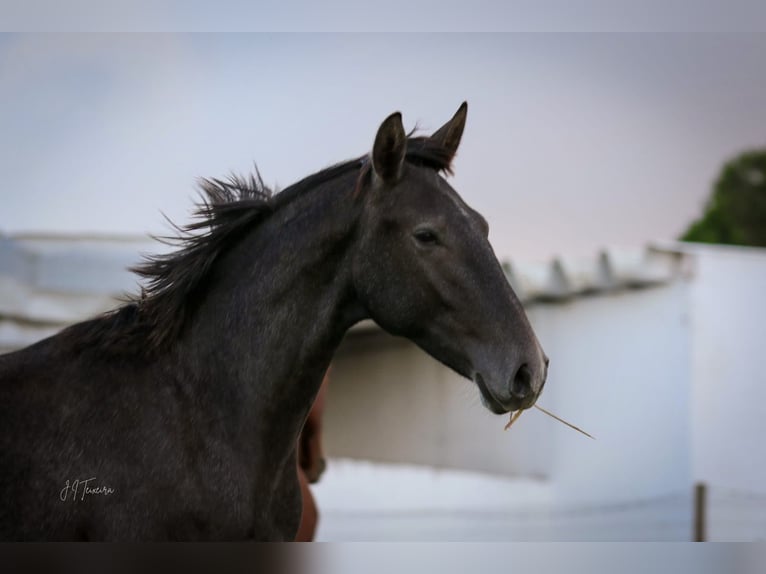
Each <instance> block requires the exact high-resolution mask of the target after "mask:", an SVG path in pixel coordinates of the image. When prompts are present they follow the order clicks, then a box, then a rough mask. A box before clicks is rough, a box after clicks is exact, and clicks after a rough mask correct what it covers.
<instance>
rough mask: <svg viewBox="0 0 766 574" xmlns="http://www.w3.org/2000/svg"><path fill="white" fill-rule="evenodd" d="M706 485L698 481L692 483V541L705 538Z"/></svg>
mask: <svg viewBox="0 0 766 574" xmlns="http://www.w3.org/2000/svg"><path fill="white" fill-rule="evenodd" d="M706 511H707V485H706V484H705V483H704V482H698V483H697V484H695V485H694V537H693V538H692V540H693V541H694V542H705V540H706V539H707V515H706Z"/></svg>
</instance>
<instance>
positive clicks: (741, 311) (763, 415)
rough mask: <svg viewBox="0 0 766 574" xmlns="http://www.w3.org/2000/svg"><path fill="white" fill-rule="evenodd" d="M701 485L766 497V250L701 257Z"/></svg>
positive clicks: (697, 390)
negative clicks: (704, 483) (737, 490)
mask: <svg viewBox="0 0 766 574" xmlns="http://www.w3.org/2000/svg"><path fill="white" fill-rule="evenodd" d="M697 275H698V279H697V280H696V281H695V282H694V285H693V288H692V292H691V296H692V297H691V298H692V305H693V309H694V325H693V331H692V333H693V334H692V336H693V344H694V353H693V361H692V372H693V377H694V381H695V386H694V389H693V393H692V401H691V402H692V409H693V412H694V419H693V437H694V439H693V443H692V448H693V452H694V478H695V480H698V481H703V482H707V483H709V484H711V485H715V486H718V487H729V488H735V489H741V490H745V491H754V492H758V493H763V494H766V456H764V440H766V249H760V250H759V249H747V248H740V249H738V248H723V247H720V248H705V249H700V250H699V251H698V253H697Z"/></svg>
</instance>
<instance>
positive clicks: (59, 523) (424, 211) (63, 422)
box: [0, 104, 547, 540]
mask: <svg viewBox="0 0 766 574" xmlns="http://www.w3.org/2000/svg"><path fill="white" fill-rule="evenodd" d="M466 111H467V106H466V104H463V105H462V106H460V109H459V110H458V111H457V113H456V114H455V116H454V117H453V118H452V119H451V120H450V121H449V122H447V123H446V124H445V125H444V126H443V127H442V128H440V129H439V130H437V131H436V132H435V133H434V134H432V135H431V136H430V137H414V136H413V137H408V136H407V135H406V134H405V131H404V128H403V125H402V120H401V115H400V114H399V113H394V114H392V115H390V116H389V117H388V118H386V120H385V121H383V123H382V124H381V126H380V128H379V129H378V132H377V135H376V136H375V140H374V144H373V149H372V152H371V153H370V154H369V155H365V156H362V157H359V158H357V159H354V160H351V161H347V162H344V163H341V164H337V165H335V166H333V167H330V168H328V169H325V170H323V171H320V172H318V173H316V174H314V175H311V176H308V177H307V178H305V179H303V180H301V181H299V182H298V183H296V184H294V185H292V186H290V187H288V188H286V189H285V190H284V191H282V192H280V193H279V194H276V195H273V194H272V193H271V192H270V191H269V190H268V189H267V188H266V187H265V186H264V185H263V183H262V181H261V179H260V176H256V175H254V176H251V177H249V178H246V179H245V178H238V177H232V178H230V179H229V180H225V181H221V180H215V179H214V180H203V182H202V191H203V192H204V197H205V200H204V201H203V203H202V204H201V205H200V206H199V209H198V211H197V216H198V218H197V219H196V220H195V221H194V222H193V223H191V224H189V225H188V226H186V227H184V228H182V229H181V231H182V232H183V233H181V234H180V238H179V239H178V249H177V250H176V251H175V252H172V253H169V254H166V255H161V256H157V257H153V258H149V259H148V260H147V261H145V262H144V263H143V264H142V265H140V266H139V267H138V268H137V272H138V273H139V274H140V275H142V276H143V277H144V278H145V279H146V283H145V287H144V290H143V292H142V295H141V296H140V297H136V298H135V299H133V300H132V301H130V302H128V303H127V304H125V305H123V306H121V307H119V308H117V309H115V310H114V311H113V312H110V313H108V314H106V315H104V316H101V317H98V318H95V319H92V320H89V321H86V322H83V323H79V324H76V325H73V326H71V327H69V328H67V329H65V330H63V331H62V332H60V333H59V334H57V335H55V336H53V337H50V338H48V339H45V340H43V341H40V342H38V343H36V344H34V345H32V346H30V347H27V348H25V349H22V350H20V351H17V352H14V353H10V354H7V355H3V356H0V491H2V493H3V496H2V499H0V539H3V540H292V539H293V537H294V535H295V533H296V530H297V528H298V524H299V520H300V514H301V500H300V489H299V485H298V479H297V473H296V465H297V462H296V443H297V439H298V435H299V433H300V430H301V428H302V425H303V423H304V421H305V419H306V416H307V413H308V411H309V408H310V407H311V404H312V402H313V400H314V398H315V396H316V394H317V391H318V389H319V387H320V384H321V382H322V377H323V375H324V373H325V371H326V370H327V367H328V365H329V363H330V360H331V358H332V355H333V352H334V350H335V349H336V348H337V346H338V345H339V343H340V341H341V339H342V338H343V335H344V333H345V332H346V331H347V330H348V329H349V328H350V327H351V326H352V325H354V324H355V323H357V322H358V321H360V320H362V319H367V318H371V319H374V320H375V321H376V322H377V323H378V324H379V325H380V326H381V327H382V328H383V329H385V330H387V331H388V332H390V333H393V334H395V335H400V336H403V337H407V338H409V339H411V340H412V341H414V342H415V343H417V344H418V345H419V346H420V347H422V348H423V349H424V350H425V351H426V352H428V353H429V354H431V355H432V356H433V357H435V358H436V359H438V360H439V361H441V362H443V363H444V364H446V365H447V366H449V367H451V368H452V369H454V370H455V371H457V372H458V373H460V374H461V375H463V376H465V377H466V378H468V379H471V380H473V381H474V382H475V383H476V385H477V386H478V389H479V392H480V393H481V398H482V401H483V402H484V404H485V406H486V407H487V408H489V409H490V410H491V411H492V412H494V413H507V412H509V411H514V410H517V409H525V408H529V407H530V406H532V405H533V404H534V402H535V400H536V398H537V396H538V395H539V393H540V391H541V389H542V387H543V384H544V382H545V377H546V371H547V358H546V357H545V354H544V353H543V351H542V349H541V347H540V344H539V343H538V341H537V338H536V337H535V335H534V333H533V331H532V328H531V327H530V324H529V322H528V320H527V317H526V315H525V313H524V310H523V309H522V306H521V305H520V303H519V301H518V299H517V298H516V296H515V295H514V293H513V291H512V290H511V287H510V285H509V284H508V281H507V280H506V277H505V275H504V273H503V271H502V269H501V267H500V264H499V263H498V261H497V258H496V257H495V255H494V253H493V251H492V248H491V246H490V244H489V241H488V239H487V235H488V228H487V223H486V221H485V220H484V218H483V217H481V215H479V214H478V213H477V212H476V211H474V210H473V209H471V208H470V207H469V206H468V205H467V204H466V203H465V202H464V201H463V200H462V199H461V198H460V196H459V195H458V194H457V192H456V191H455V190H454V189H453V188H452V187H451V186H450V185H449V183H448V182H447V181H446V179H445V178H444V175H445V174H448V173H450V172H451V164H452V160H453V157H454V156H455V153H456V151H457V148H458V144H459V143H460V139H461V136H462V133H463V128H464V125H465V119H466Z"/></svg>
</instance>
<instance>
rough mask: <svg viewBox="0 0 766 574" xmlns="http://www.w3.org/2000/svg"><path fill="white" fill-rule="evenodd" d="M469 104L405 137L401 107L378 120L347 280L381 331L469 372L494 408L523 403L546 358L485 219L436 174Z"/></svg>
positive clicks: (527, 403) (532, 397)
mask: <svg viewBox="0 0 766 574" xmlns="http://www.w3.org/2000/svg"><path fill="white" fill-rule="evenodd" d="M466 112H467V105H466V104H465V103H463V105H461V106H460V108H459V109H458V111H457V113H456V114H455V115H454V117H453V118H452V119H451V120H450V121H448V122H447V123H446V124H445V125H444V126H442V127H441V128H440V129H439V130H437V131H436V132H435V133H433V134H432V135H431V136H430V137H420V138H414V137H409V138H408V137H407V135H406V134H405V131H404V127H403V125H402V119H401V114H399V113H398V112H397V113H394V114H392V115H390V116H389V117H388V118H386V120H385V121H383V123H382V124H381V126H380V128H379V129H378V132H377V135H376V137H375V142H374V145H373V149H372V153H371V155H370V158H369V166H368V169H367V172H368V173H367V177H366V184H365V185H364V188H363V190H362V191H361V192H360V193H359V195H360V198H359V200H360V201H363V202H364V206H363V215H362V221H361V223H362V224H361V225H360V231H359V233H360V240H359V244H358V248H357V250H356V253H355V256H354V260H353V282H354V288H355V290H356V293H357V296H358V298H359V300H360V302H361V303H362V304H363V305H364V306H365V308H366V310H367V313H368V314H369V315H370V316H371V317H372V318H373V319H374V320H375V321H376V322H377V323H378V324H379V325H380V326H381V327H383V328H384V329H385V330H387V331H388V332H390V333H392V334H394V335H398V336H403V337H406V338H408V339H411V340H412V341H414V342H415V343H416V344H417V345H419V346H420V347H421V348H422V349H424V350H425V351H426V352H427V353H429V354H430V355H432V356H433V357H434V358H436V359H437V360H439V361H441V362H442V363H444V364H446V365H447V366H448V367H450V368H452V369H453V370H455V371H456V372H458V373H459V374H461V375H463V376H465V377H467V378H469V379H471V380H473V381H474V382H475V383H476V385H477V386H478V388H479V391H480V393H481V398H482V402H483V403H484V405H485V406H486V407H487V408H488V409H489V410H490V411H492V412H494V413H498V414H500V413H505V412H508V411H515V410H518V409H526V408H529V407H531V406H532V405H533V404H534V402H535V401H536V400H537V397H538V396H539V394H540V392H541V391H542V389H543V385H544V384H545V379H546V375H547V370H548V358H547V357H546V355H545V353H544V352H543V349H542V347H541V346H540V343H539V341H538V340H537V337H536V336H535V333H534V331H533V330H532V327H531V325H530V323H529V320H528V319H527V316H526V314H525V312H524V309H523V307H522V305H521V303H520V302H519V300H518V298H517V297H516V294H515V293H514V292H513V290H512V288H511V286H510V284H509V283H508V280H507V278H506V276H505V274H504V272H503V270H502V267H501V265H500V263H499V262H498V260H497V257H496V256H495V254H494V252H493V249H492V246H491V245H490V243H489V240H488V233H489V227H488V224H487V221H486V220H485V219H484V218H483V217H482V216H481V215H480V214H479V213H477V212H476V211H474V210H473V209H471V207H469V206H468V205H467V204H466V203H465V202H464V201H463V200H462V199H461V197H460V195H458V193H457V192H456V191H455V190H454V189H453V188H452V187H451V186H450V184H449V183H448V182H447V180H446V179H445V178H444V177H443V175H442V173H443V172H447V173H449V172H450V165H451V161H452V158H453V157H454V155H455V153H456V152H457V148H458V145H459V144H460V139H461V136H462V134H463V128H464V127H465V121H466Z"/></svg>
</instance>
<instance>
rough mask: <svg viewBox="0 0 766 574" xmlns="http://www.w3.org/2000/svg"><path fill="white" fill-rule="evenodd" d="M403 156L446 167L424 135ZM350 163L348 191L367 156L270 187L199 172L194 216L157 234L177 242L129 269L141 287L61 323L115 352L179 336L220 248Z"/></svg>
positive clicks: (77, 336) (364, 175) (87, 342)
mask: <svg viewBox="0 0 766 574" xmlns="http://www.w3.org/2000/svg"><path fill="white" fill-rule="evenodd" d="M405 160H406V161H407V163H410V164H413V165H419V166H425V167H430V168H432V169H435V170H436V171H439V172H444V173H448V174H451V173H452V168H451V160H452V155H451V154H450V152H449V151H448V150H447V149H445V148H444V147H443V146H441V145H439V144H438V143H437V142H435V141H433V140H431V139H430V138H427V137H413V136H412V133H411V134H410V136H409V137H408V139H407V152H406V155H405ZM354 170H358V171H359V176H358V178H357V183H356V187H355V192H354V194H353V195H354V196H356V195H357V193H358V192H359V191H360V190H363V189H364V188H365V187H366V186H367V185H368V184H369V182H370V181H371V177H370V176H371V172H372V170H371V166H370V162H369V159H368V156H366V155H365V156H362V157H359V158H356V159H353V160H349V161H346V162H343V163H339V164H336V165H333V166H331V167H328V168H326V169H324V170H321V171H319V172H317V173H315V174H313V175H310V176H308V177H306V178H304V179H302V180H300V181H298V182H297V183H295V184H293V185H291V186H289V187H287V188H285V189H284V190H283V191H280V192H279V193H274V192H273V191H272V190H271V189H270V188H269V187H267V186H266V185H265V184H264V183H263V179H262V177H261V174H260V173H259V171H258V169H257V168H256V169H255V171H254V173H252V174H250V175H249V176H238V175H230V176H229V177H228V178H227V179H225V180H222V179H217V178H200V180H199V184H198V185H199V192H200V198H201V199H200V201H199V202H198V203H196V204H195V209H194V211H193V214H192V218H193V219H192V221H191V222H190V223H188V224H186V225H182V226H179V225H176V224H175V223H173V222H172V221H170V220H168V221H170V224H171V226H172V227H173V229H174V230H175V232H176V235H174V236H169V237H155V239H157V240H159V241H161V242H163V243H165V244H168V245H172V246H174V247H176V250H175V251H172V252H170V253H166V254H161V255H147V256H144V260H143V262H141V263H140V264H138V265H136V266H135V267H131V268H130V270H131V271H133V272H134V273H136V274H137V275H139V276H140V277H142V278H143V279H144V280H145V282H144V284H143V286H142V287H141V292H140V293H139V294H137V295H129V296H128V297H127V300H126V301H125V304H124V305H123V306H121V307H118V308H117V309H115V310H113V311H110V312H107V313H106V314H104V315H102V316H100V317H97V318H95V319H91V320H89V321H85V322H83V323H78V324H76V325H73V326H72V327H69V328H68V329H66V331H65V332H66V333H67V334H68V335H69V336H70V337H73V339H74V342H76V343H77V344H78V345H79V346H84V347H88V348H93V347H96V348H100V349H102V350H106V349H109V350H111V351H113V352H118V353H119V354H136V353H138V354H141V353H151V352H155V351H159V350H161V349H163V348H166V347H167V346H168V345H169V344H171V343H172V342H173V341H174V340H175V339H176V338H177V337H178V335H179V333H180V332H181V330H182V329H183V326H184V325H185V324H186V323H187V321H188V319H189V317H190V315H191V313H192V312H193V311H194V305H193V304H194V302H195V301H198V300H199V299H198V298H199V297H200V296H201V295H202V293H203V291H204V288H205V286H206V284H207V279H208V278H209V275H210V270H211V268H212V267H213V265H214V264H215V262H216V261H217V260H218V259H219V257H220V256H221V254H222V253H223V252H224V251H225V250H226V249H228V248H230V247H231V246H232V245H234V244H235V243H236V241H237V240H238V239H239V238H241V237H242V235H243V234H244V233H245V232H247V231H250V230H252V229H253V227H255V226H257V225H259V224H260V223H261V222H262V221H264V220H265V219H266V218H268V217H269V216H270V215H271V214H273V213H274V212H275V211H277V210H278V209H280V208H281V207H282V206H284V205H286V204H288V203H290V202H291V201H292V200H293V199H294V198H296V197H298V196H301V195H302V194H303V193H305V192H306V191H308V190H310V189H313V188H315V187H318V186H320V185H322V184H323V183H326V182H328V181H331V180H333V179H335V178H337V177H340V176H342V175H344V174H348V173H350V172H352V171H354Z"/></svg>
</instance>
